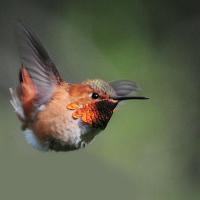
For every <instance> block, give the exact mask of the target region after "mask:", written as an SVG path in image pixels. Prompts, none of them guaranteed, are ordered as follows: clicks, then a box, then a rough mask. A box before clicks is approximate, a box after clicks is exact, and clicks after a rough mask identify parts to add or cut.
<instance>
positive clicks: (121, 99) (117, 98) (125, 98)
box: [113, 96, 149, 101]
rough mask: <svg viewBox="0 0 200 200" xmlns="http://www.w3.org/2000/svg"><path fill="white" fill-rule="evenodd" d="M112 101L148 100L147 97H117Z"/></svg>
mask: <svg viewBox="0 0 200 200" xmlns="http://www.w3.org/2000/svg"><path fill="white" fill-rule="evenodd" d="M113 99H114V100H117V101H124V100H131V99H132V100H134V99H136V100H146V99H149V98H148V97H141V96H117V97H113Z"/></svg>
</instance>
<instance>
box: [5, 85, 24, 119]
mask: <svg viewBox="0 0 200 200" xmlns="http://www.w3.org/2000/svg"><path fill="white" fill-rule="evenodd" d="M9 91H10V94H11V100H10V103H11V105H12V107H13V108H14V111H15V112H16V114H17V116H18V117H19V118H20V119H21V120H22V121H24V120H25V116H24V110H23V107H22V104H21V101H20V100H19V97H18V95H17V91H16V89H13V88H9Z"/></svg>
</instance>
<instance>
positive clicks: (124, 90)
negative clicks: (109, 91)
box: [109, 80, 139, 96]
mask: <svg viewBox="0 0 200 200" xmlns="http://www.w3.org/2000/svg"><path fill="white" fill-rule="evenodd" d="M109 84H110V85H111V86H112V88H113V89H114V90H115V92H116V95H117V96H128V95H129V94H134V93H137V92H138V91H139V87H138V86H137V85H136V83H135V82H133V81H128V80H118V81H112V82H110V83H109Z"/></svg>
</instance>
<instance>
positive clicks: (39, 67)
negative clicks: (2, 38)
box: [17, 23, 62, 105]
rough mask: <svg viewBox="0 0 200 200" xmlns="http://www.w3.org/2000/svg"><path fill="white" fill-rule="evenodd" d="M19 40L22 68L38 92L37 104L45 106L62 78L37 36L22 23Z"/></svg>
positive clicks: (18, 30) (18, 32)
mask: <svg viewBox="0 0 200 200" xmlns="http://www.w3.org/2000/svg"><path fill="white" fill-rule="evenodd" d="M17 40H18V46H19V52H20V59H21V64H22V68H25V69H26V71H27V72H28V75H29V76H30V79H31V80H32V82H33V83H34V85H35V89H36V92H37V93H36V94H37V96H36V98H35V103H36V104H37V105H42V104H45V103H47V101H48V100H49V99H50V97H51V95H52V92H53V88H54V87H55V85H56V84H60V83H61V82H62V78H61V76H60V75H59V72H58V70H57V69H56V66H55V64H54V63H53V61H52V60H51V58H50V57H49V55H48V53H47V51H46V50H45V49H44V47H43V46H42V44H41V42H40V41H39V39H38V38H37V36H36V35H35V34H34V33H33V32H32V30H31V29H30V28H29V27H27V26H25V25H23V24H22V23H19V24H18V25H17ZM23 71H24V70H20V75H19V79H20V82H22V81H23V74H22V72H23Z"/></svg>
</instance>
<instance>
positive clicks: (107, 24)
mask: <svg viewBox="0 0 200 200" xmlns="http://www.w3.org/2000/svg"><path fill="white" fill-rule="evenodd" d="M0 3H1V6H0V25H1V28H0V199H2V200H3V199H4V200H7V199H9V200H10V199H15V200H17V199H20V200H25V199H29V200H32V199H34V200H35V199H37V200H38V199H43V200H44V199H49V200H51V199H87V200H90V199H95V200H96V199H97V200H98V199H114V200H118V199H120V200H121V199H137V200H147V199H148V200H151V199H152V200H157V199H158V200H165V199H166V200H169V199H170V200H179V199H180V200H188V199H190V200H195V199H200V135H199V134H200V133H199V129H200V124H199V102H200V95H199V89H200V78H199V77H200V76H199V74H200V67H199V66H200V5H199V3H198V1H194V0H191V1H178V0H174V1H170V0H168V1H166V0H164V1H158V0H154V1H148V0H140V1H136V0H132V1H131V0H130V1H125V0H124V1H109V0H108V1H105V0H101V1H100V0H99V1H98V0H93V1H88V0H85V1H81V0H74V1H73V0H65V1H64V0H61V1H55V0H54V1H53V0H52V1H51V0H46V1H44V0H43V1H42V0H30V1H27V0H16V1H13V0H6V1H4V0H1V1H0ZM18 19H22V20H23V21H24V22H25V23H27V24H29V25H30V26H31V27H32V29H33V30H35V32H36V33H37V34H38V35H39V37H40V39H41V41H42V43H43V44H44V46H45V47H46V48H47V50H48V52H49V54H50V55H51V57H52V58H53V60H54V62H55V63H56V64H57V66H58V68H59V70H60V71H61V73H62V75H63V77H65V79H66V80H68V81H70V82H77V81H82V80H84V79H87V78H102V79H105V80H116V79H130V80H135V81H136V82H138V83H139V85H140V86H141V88H142V89H143V94H145V95H146V96H149V97H150V98H151V99H150V100H149V101H142V102H141V101H135V102H128V103H126V104H123V105H121V106H120V108H119V109H118V112H116V113H115V114H114V116H113V118H112V120H111V121H110V123H109V125H108V127H107V129H106V130H105V131H104V132H102V134H100V135H99V136H97V137H96V140H95V141H94V142H93V143H92V144H91V145H89V146H87V148H86V149H84V150H80V151H75V152H68V153H54V152H51V153H42V152H38V151H36V150H33V149H32V148H31V146H29V145H28V144H27V143H26V142H25V140H24V138H23V135H22V134H21V130H20V124H19V121H18V120H17V118H16V116H15V114H14V112H13V110H12V108H11V106H10V104H9V98H10V97H9V93H8V88H9V87H11V86H15V85H16V84H17V73H18V68H19V66H20V61H19V58H18V52H17V46H16V41H15V37H14V34H13V32H14V27H15V24H16V21H17V20H18Z"/></svg>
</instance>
